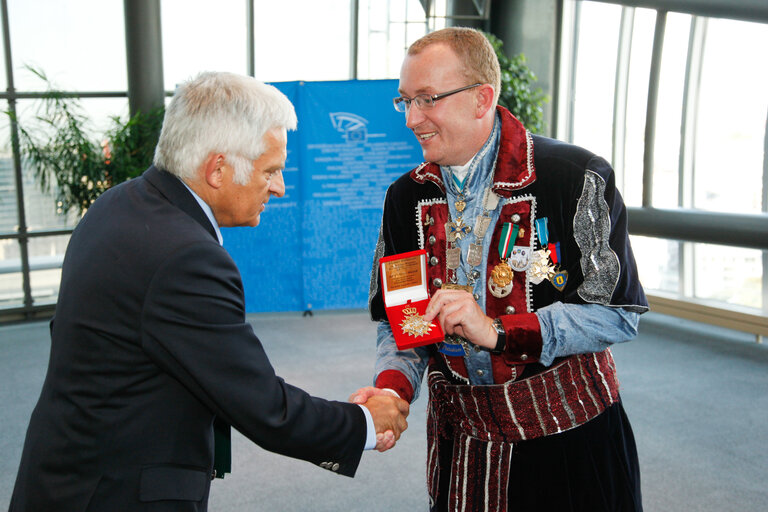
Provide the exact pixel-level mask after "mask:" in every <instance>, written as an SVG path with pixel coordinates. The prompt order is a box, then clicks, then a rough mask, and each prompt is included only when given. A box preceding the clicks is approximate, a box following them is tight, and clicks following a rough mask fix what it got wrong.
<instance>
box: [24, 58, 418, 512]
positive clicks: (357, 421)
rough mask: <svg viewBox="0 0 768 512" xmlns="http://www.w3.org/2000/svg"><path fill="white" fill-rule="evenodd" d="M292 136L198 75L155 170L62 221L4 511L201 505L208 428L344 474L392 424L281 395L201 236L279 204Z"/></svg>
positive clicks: (225, 262)
mask: <svg viewBox="0 0 768 512" xmlns="http://www.w3.org/2000/svg"><path fill="white" fill-rule="evenodd" d="M295 125H296V116H295V113H294V111H293V107H292V105H291V104H290V102H289V101H288V100H287V98H285V96H283V95H282V94H281V93H280V92H278V91H277V90H276V89H274V88H273V87H270V86H267V85H264V84H262V83H260V82H258V81H256V80H254V79H252V78H247V77H241V76H237V75H232V74H228V73H205V74H202V75H200V76H199V77H198V78H196V79H194V80H192V81H190V82H188V83H186V84H184V85H182V86H180V87H179V89H178V91H177V92H176V95H175V96H174V98H173V100H172V101H171V103H170V105H169V107H168V110H167V112H166V117H165V121H164V123H163V129H162V133H161V135H160V140H159V142H158V147H157V150H156V154H155V162H154V163H155V165H153V166H152V167H150V168H149V169H148V170H147V171H146V172H145V173H144V174H143V175H142V176H141V177H139V178H136V179H133V180H131V181H129V182H127V183H124V184H122V185H119V186H117V187H115V188H113V189H111V190H109V191H107V192H106V193H105V194H103V196H102V197H101V198H99V200H98V201H96V202H95V203H94V204H93V206H92V207H91V208H90V209H89V211H88V213H87V214H86V215H85V216H84V217H83V219H82V220H81V221H80V223H79V224H78V226H77V228H76V229H75V231H74V232H73V234H72V238H71V240H70V243H69V247H68V249H67V253H66V256H65V259H64V264H63V267H62V277H61V288H60V293H59V301H58V304H57V308H56V316H55V319H54V321H53V322H52V323H51V340H52V343H51V356H50V362H49V366H48V373H47V376H46V379H45V383H44V385H43V389H42V392H41V395H40V399H39V401H38V404H37V406H36V407H35V410H34V412H33V413H32V418H31V420H30V424H29V428H28V430H27V437H26V441H25V444H24V450H23V453H22V457H21V464H20V467H19V472H18V476H17V480H16V486H15V489H14V492H13V497H12V499H11V504H10V510H11V511H22V510H23V511H53V510H62V511H63V510H66V511H80V510H82V511H85V510H87V511H110V512H112V511H118V510H119V511H126V510H153V511H159V510H174V511H181V510H189V511H192V510H194V511H200V510H206V508H207V502H208V493H209V489H210V482H211V476H212V470H213V459H214V442H213V440H214V434H213V432H214V429H213V424H214V420H215V419H217V420H223V421H224V422H226V423H228V424H230V425H232V426H233V427H234V428H236V429H238V430H239V431H240V432H242V433H243V434H244V435H246V436H247V437H248V438H250V439H251V440H253V441H254V442H256V443H257V444H259V445H260V446H261V447H263V448H265V449H267V450H271V451H274V452H277V453H280V454H284V455H287V456H290V457H295V458H299V459H304V460H307V461H310V462H312V463H314V464H317V465H319V466H321V467H323V468H325V469H329V470H332V471H335V472H338V473H340V474H343V475H348V476H353V475H354V473H355V470H356V468H357V466H358V463H359V461H360V457H361V454H362V451H363V449H364V447H365V448H372V447H374V446H376V448H378V449H379V450H384V449H387V448H389V447H391V446H392V445H393V444H394V442H395V440H396V438H397V437H399V435H400V433H401V432H402V431H403V430H404V429H405V428H406V426H407V424H406V422H405V416H406V415H407V413H408V405H407V403H405V402H404V401H401V400H398V399H396V398H394V397H375V398H377V401H373V400H374V399H373V398H372V399H369V400H368V402H366V403H365V408H364V407H361V406H359V405H355V404H349V403H341V402H329V401H326V400H323V399H320V398H315V397H312V396H310V395H308V394H307V393H306V392H304V391H302V390H301V389H298V388H296V387H293V386H291V385H289V384H287V383H286V382H284V381H283V380H282V379H281V378H279V377H277V376H276V375H275V371H274V369H273V368H272V366H271V365H270V362H269V360H268V358H267V356H266V354H265V352H264V349H263V348H262V345H261V343H260V342H259V340H258V338H257V337H256V335H255V334H254V333H253V331H252V330H251V327H250V325H249V324H248V323H247V322H246V321H245V304H244V298H243V286H242V283H241V279H240V274H239V272H238V270H237V268H236V266H235V263H234V262H233V261H232V259H231V258H230V256H229V255H228V254H227V252H226V251H225V250H224V249H223V248H222V247H221V235H220V233H219V227H220V226H256V225H257V224H258V223H259V217H260V214H261V212H262V211H264V208H265V206H266V204H267V201H268V200H269V198H270V196H272V195H275V196H278V197H280V196H282V195H283V194H284V192H285V188H284V184H283V179H282V175H281V170H282V169H283V167H284V165H285V159H286V129H294V128H295ZM376 432H379V434H376Z"/></svg>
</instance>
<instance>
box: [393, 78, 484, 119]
mask: <svg viewBox="0 0 768 512" xmlns="http://www.w3.org/2000/svg"><path fill="white" fill-rule="evenodd" d="M478 85H483V84H479V83H478V84H472V85H465V86H464V87H460V88H458V89H454V90H452V91H448V92H441V93H440V94H417V95H416V96H415V97H413V98H407V97H405V96H398V97H397V98H394V99H393V100H392V103H393V104H394V105H395V110H397V111H398V112H408V110H410V109H411V104H413V105H416V106H417V107H419V108H420V109H426V108H432V107H434V106H435V102H436V101H437V100H441V99H443V98H447V97H448V96H450V95H451V94H456V93H457V92H461V91H466V90H467V89H472V88H473V87H477V86H478Z"/></svg>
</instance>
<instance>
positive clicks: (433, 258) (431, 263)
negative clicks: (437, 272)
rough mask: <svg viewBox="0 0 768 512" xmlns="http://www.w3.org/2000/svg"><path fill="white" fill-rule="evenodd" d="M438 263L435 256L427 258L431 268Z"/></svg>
mask: <svg viewBox="0 0 768 512" xmlns="http://www.w3.org/2000/svg"><path fill="white" fill-rule="evenodd" d="M438 263H440V260H439V259H437V256H432V257H431V258H429V264H430V265H432V266H433V267H434V266H435V265H437V264H438Z"/></svg>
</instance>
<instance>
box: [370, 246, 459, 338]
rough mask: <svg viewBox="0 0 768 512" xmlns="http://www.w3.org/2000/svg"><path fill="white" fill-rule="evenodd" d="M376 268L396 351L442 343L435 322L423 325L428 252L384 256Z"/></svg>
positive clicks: (427, 295) (427, 297)
mask: <svg viewBox="0 0 768 512" xmlns="http://www.w3.org/2000/svg"><path fill="white" fill-rule="evenodd" d="M379 265H380V268H379V269H380V272H379V273H380V275H381V289H382V295H383V297H384V307H385V308H386V310H387V318H388V319H389V324H390V325H391V326H392V333H393V334H394V335H395V343H397V348H399V349H400V350H405V349H408V348H413V347H420V346H422V345H429V344H431V343H437V342H439V341H443V338H444V334H443V330H442V329H440V324H439V323H438V322H437V320H436V319H435V320H433V321H432V322H430V323H426V322H424V320H423V319H422V316H423V315H424V312H425V311H426V310H427V305H428V304H429V291H428V290H427V251H425V250H423V249H421V250H418V251H411V252H404V253H402V254H394V255H392V256H385V257H383V258H381V260H380V261H379Z"/></svg>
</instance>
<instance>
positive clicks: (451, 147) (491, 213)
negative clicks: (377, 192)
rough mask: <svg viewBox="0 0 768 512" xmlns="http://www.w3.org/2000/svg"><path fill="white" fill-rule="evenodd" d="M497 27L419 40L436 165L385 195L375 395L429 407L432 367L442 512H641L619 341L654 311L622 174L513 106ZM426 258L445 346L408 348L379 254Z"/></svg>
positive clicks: (425, 114)
mask: <svg viewBox="0 0 768 512" xmlns="http://www.w3.org/2000/svg"><path fill="white" fill-rule="evenodd" d="M499 77H500V71H499V64H498V59H497V57H496V55H495V53H494V50H493V48H492V47H491V45H490V44H489V43H488V42H487V40H486V39H485V38H484V36H483V35H482V33H480V32H478V31H475V30H472V29H466V28H448V29H444V30H440V31H437V32H433V33H431V34H428V35H426V36H425V37H423V38H421V39H420V40H418V41H416V42H415V43H414V44H413V45H412V46H411V47H410V48H409V50H408V54H407V56H406V58H405V60H404V62H403V66H402V70H401V75H400V84H399V92H400V95H401V96H400V97H398V98H395V100H394V101H395V108H397V110H400V111H402V112H404V113H405V116H406V124H407V126H408V127H409V128H410V129H411V130H412V131H413V132H414V134H415V135H416V137H417V139H418V140H419V143H420V144H421V146H422V150H423V153H424V159H425V163H423V164H421V165H420V166H418V167H417V168H416V169H413V170H412V171H410V172H409V173H407V174H405V175H403V176H401V177H400V178H399V179H398V180H396V181H395V182H394V183H393V184H392V185H391V186H390V187H389V190H388V191H387V195H386V199H385V203H384V213H383V220H382V226H381V233H380V237H379V242H378V245H377V249H376V255H375V261H374V264H373V273H372V280H371V295H370V311H371V315H372V318H373V319H374V320H375V321H379V322H380V324H379V328H378V340H377V360H376V376H375V380H374V382H375V387H368V388H362V389H360V390H358V392H357V393H356V395H353V397H352V399H353V400H354V401H357V402H364V401H365V399H366V398H368V397H370V396H373V395H376V394H382V393H395V394H397V395H398V396H400V397H402V398H404V399H406V400H408V401H411V402H412V401H413V400H415V399H416V397H417V396H418V393H419V388H420V385H421V381H422V377H423V374H424V371H425V370H427V371H428V388H429V406H428V418H427V441H428V453H427V485H428V491H429V497H430V507H431V510H435V511H438V510H439V511H445V510H451V511H453V510H464V511H474V510H495V511H506V510H516V511H519V510H525V511H529V510H536V511H548V510H571V511H589V512H596V511H611V512H615V511H639V510H642V503H641V496H640V474H639V468H638V460H637V451H636V447H635V441H634V437H633V434H632V430H631V427H630V424H629V421H628V419H627V417H626V415H625V412H624V409H623V407H622V404H621V400H620V397H619V382H618V379H617V375H616V367H615V365H614V361H613V358H612V356H611V351H610V348H609V347H610V345H612V344H613V343H617V342H623V341H628V340H630V339H632V338H634V337H635V336H636V334H637V325H638V315H639V314H640V313H643V312H645V311H647V309H648V305H647V301H646V298H645V295H644V292H643V289H642V287H641V285H640V282H639V280H638V276H637V268H636V265H635V261H634V257H633V254H632V249H631V247H630V243H629V237H628V233H627V218H626V209H625V207H624V203H623V201H622V198H621V195H620V194H619V192H618V190H616V187H615V177H614V173H613V170H612V169H611V166H610V165H609V164H608V162H606V161H605V160H604V159H602V158H600V157H598V156H595V155H594V154H592V153H590V152H588V151H586V150H585V149H582V148H579V147H576V146H573V145H569V144H566V143H563V142H560V141H556V140H552V139H548V138H545V137H541V136H536V135H532V134H531V133H529V132H527V131H526V130H525V128H524V127H523V125H522V124H521V123H520V122H519V121H518V120H517V119H516V118H515V117H514V116H512V115H511V114H510V112H509V111H508V110H507V109H505V108H503V107H500V106H497V101H498V96H499V89H500V78H499ZM417 249H424V250H426V251H427V275H428V285H429V292H430V295H431V297H432V298H431V301H430V303H429V306H428V308H427V311H426V314H425V315H424V317H423V320H424V321H426V322H432V321H434V322H439V324H440V327H441V328H442V330H443V332H444V333H445V334H446V336H445V339H444V340H443V341H442V342H440V343H437V344H431V345H426V346H421V347H417V348H412V349H408V350H399V349H398V348H397V346H396V343H395V341H394V337H393V330H396V329H401V326H400V325H399V324H395V323H392V324H390V323H389V322H388V321H387V316H386V312H385V307H384V302H383V298H382V291H381V288H380V286H379V260H380V259H381V258H382V257H384V256H390V255H395V254H400V253H405V252H409V251H413V250H417Z"/></svg>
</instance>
